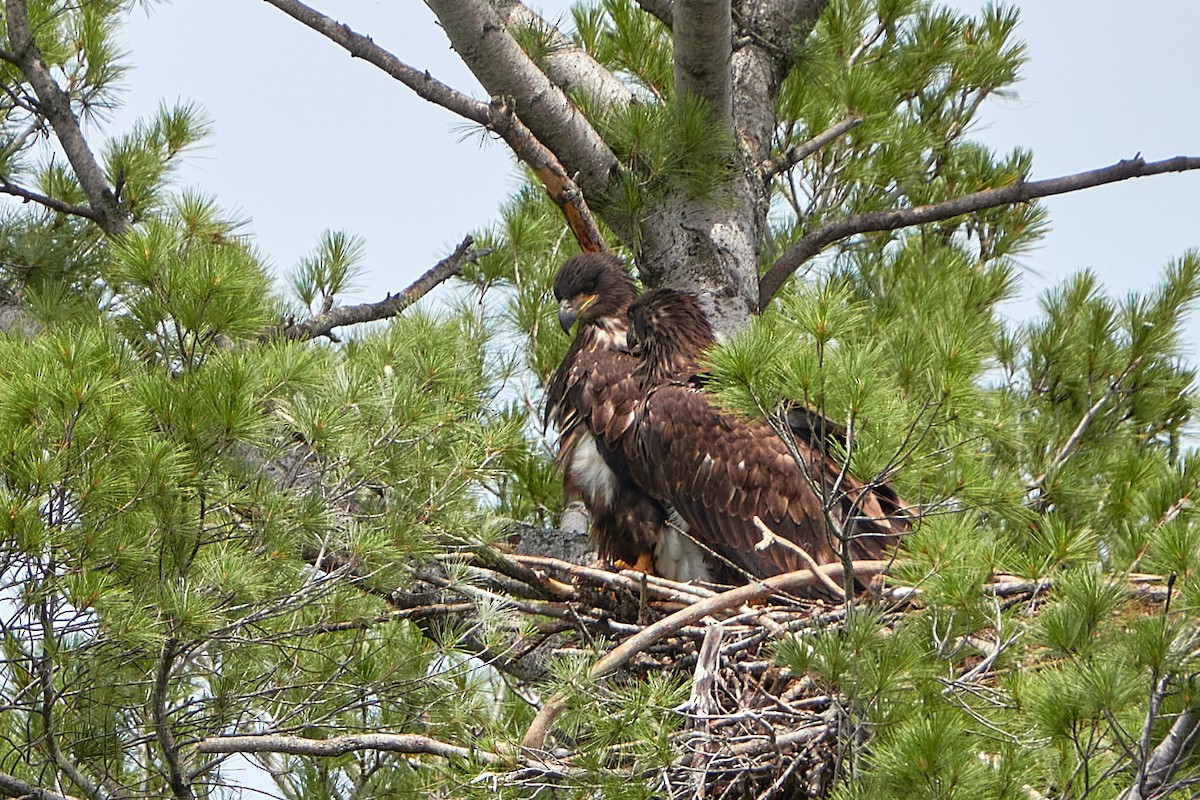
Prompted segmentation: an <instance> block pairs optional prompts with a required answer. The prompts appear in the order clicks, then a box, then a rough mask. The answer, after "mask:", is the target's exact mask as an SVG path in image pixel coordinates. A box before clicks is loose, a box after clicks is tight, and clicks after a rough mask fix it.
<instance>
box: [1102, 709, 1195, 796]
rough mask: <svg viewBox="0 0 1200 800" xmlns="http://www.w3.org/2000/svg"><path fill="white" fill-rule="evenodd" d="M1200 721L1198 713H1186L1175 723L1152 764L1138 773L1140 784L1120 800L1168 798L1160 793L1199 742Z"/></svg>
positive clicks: (1152, 759)
mask: <svg viewBox="0 0 1200 800" xmlns="http://www.w3.org/2000/svg"><path fill="white" fill-rule="evenodd" d="M1198 726H1200V720H1197V718H1196V711H1195V709H1191V708H1189V709H1187V710H1186V711H1184V712H1183V713H1182V714H1180V715H1179V717H1178V718H1176V720H1175V724H1173V725H1172V726H1171V729H1170V730H1169V731H1167V735H1166V736H1165V737H1163V740H1162V741H1161V742H1159V744H1158V746H1157V747H1155V748H1154V752H1153V753H1151V754H1150V760H1149V761H1148V762H1146V763H1145V764H1143V765H1142V766H1143V769H1140V770H1138V780H1137V782H1136V783H1134V784H1133V785H1132V786H1130V787H1129V788H1128V789H1126V790H1125V791H1124V792H1123V793H1122V794H1121V796H1120V797H1121V800H1142V799H1143V798H1151V797H1159V796H1164V797H1165V796H1166V795H1165V794H1161V795H1160V792H1161V790H1162V789H1163V788H1164V787H1165V786H1166V784H1167V783H1168V782H1169V781H1170V780H1171V777H1172V776H1173V775H1174V774H1175V770H1176V769H1177V768H1178V767H1179V763H1180V761H1181V760H1182V758H1183V754H1184V750H1185V749H1187V747H1188V745H1189V744H1190V743H1191V742H1192V740H1193V739H1195V738H1196V731H1197V728H1198Z"/></svg>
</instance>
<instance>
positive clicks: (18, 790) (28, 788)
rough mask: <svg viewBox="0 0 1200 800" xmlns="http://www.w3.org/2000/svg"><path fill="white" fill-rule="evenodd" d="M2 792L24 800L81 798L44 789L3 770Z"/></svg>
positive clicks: (1, 777)
mask: <svg viewBox="0 0 1200 800" xmlns="http://www.w3.org/2000/svg"><path fill="white" fill-rule="evenodd" d="M0 794H2V795H4V796H5V797H19V798H22V800H80V799H79V798H78V797H75V796H73V795H69V794H59V793H58V792H52V791H50V790H49V789H42V788H40V787H37V786H34V785H33V784H32V783H26V782H25V781H23V780H21V779H20V778H17V777H15V776H13V775H8V774H6V773H3V772H0Z"/></svg>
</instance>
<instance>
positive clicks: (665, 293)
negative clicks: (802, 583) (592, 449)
mask: <svg viewBox="0 0 1200 800" xmlns="http://www.w3.org/2000/svg"><path fill="white" fill-rule="evenodd" d="M629 322H630V328H631V331H630V338H631V341H632V342H633V346H634V349H635V350H637V351H639V352H640V354H641V357H642V359H643V361H642V363H641V364H640V365H639V368H638V378H639V380H640V381H641V382H642V384H643V388H644V391H645V392H646V396H645V399H644V400H643V401H642V402H641V403H640V405H639V408H638V413H637V419H636V421H635V423H634V428H633V431H632V435H631V436H630V437H628V438H627V439H626V444H627V448H628V450H627V455H628V458H629V462H630V467H631V470H632V474H633V477H634V480H636V481H637V482H638V484H639V485H641V486H642V487H643V488H644V489H645V490H646V491H647V492H648V493H649V494H651V495H652V496H654V497H656V498H658V499H659V500H661V501H662V502H664V503H666V504H668V505H670V506H671V507H673V508H674V509H675V511H676V512H677V513H678V514H679V516H680V517H682V518H683V520H684V521H686V523H687V524H688V528H689V533H690V535H691V536H692V537H694V538H695V539H696V540H697V541H699V542H700V543H701V544H702V545H703V546H705V547H707V548H710V549H711V550H713V551H715V552H716V553H718V554H720V555H721V556H723V557H724V558H725V559H728V560H729V561H731V562H733V563H734V564H735V565H736V566H737V567H738V568H739V569H740V570H743V571H744V572H745V573H748V574H749V575H750V576H753V577H758V578H764V577H769V576H771V575H776V574H779V573H783V572H790V571H792V570H797V569H803V568H805V567H806V566H807V564H806V563H805V561H804V560H803V558H802V556H801V555H800V554H799V553H797V552H796V550H795V547H789V546H788V545H787V544H786V543H782V542H779V541H771V537H769V536H766V537H764V533H763V531H762V528H761V527H760V526H759V524H757V523H756V522H755V518H756V517H757V518H758V519H759V520H760V521H761V523H762V525H765V526H766V527H767V528H769V529H770V531H771V532H772V533H774V534H775V535H776V536H778V537H780V538H782V539H785V540H787V541H788V542H791V543H794V544H795V545H797V546H799V547H800V548H803V550H804V551H805V552H807V553H808V555H810V556H811V557H812V558H813V560H815V561H816V562H817V563H819V564H827V563H834V562H840V561H841V547H842V545H841V540H840V538H839V537H840V535H843V534H844V535H847V536H848V537H849V542H850V554H851V556H852V557H853V558H854V559H866V558H878V557H880V555H881V554H882V553H883V552H884V551H885V549H886V548H887V547H888V546H889V545H891V544H893V543H894V542H895V541H896V537H897V535H899V534H901V533H903V532H905V531H907V530H909V527H910V523H909V519H908V515H907V510H906V506H905V504H904V503H903V501H901V500H900V498H899V497H898V496H897V495H896V492H895V491H894V490H893V489H892V487H891V486H889V485H887V484H882V485H878V486H867V485H864V484H863V483H862V482H861V481H859V480H858V479H856V478H854V477H853V476H851V475H849V474H843V471H842V467H841V464H839V463H837V462H836V461H835V460H833V459H832V458H830V457H829V455H827V454H826V451H827V449H828V444H829V442H830V441H831V440H833V439H836V438H837V437H839V436H842V435H844V433H843V432H841V431H840V430H839V429H838V427H837V426H836V425H834V424H833V423H832V422H830V421H829V420H827V419H826V418H825V417H824V416H823V415H821V414H818V413H816V412H814V411H811V410H806V409H795V410H793V412H792V413H790V414H789V415H788V416H789V422H790V423H791V436H792V439H793V442H794V445H795V449H796V452H797V454H798V456H799V459H797V458H796V457H794V456H793V454H792V452H790V450H789V448H788V446H787V444H785V442H784V441H783V440H782V439H781V438H780V437H779V435H778V434H777V433H776V432H775V430H774V429H773V428H772V427H771V426H770V425H769V424H767V423H766V422H765V421H763V420H757V419H746V418H743V417H740V416H737V415H735V414H732V413H730V412H728V411H724V410H721V409H719V408H717V407H716V406H715V405H714V404H713V402H712V400H711V398H710V397H709V396H708V394H707V392H706V391H705V390H704V389H703V387H702V386H701V385H700V384H699V382H698V381H697V380H695V379H694V376H695V375H696V373H697V371H698V369H699V367H698V363H697V361H698V359H699V358H700V356H701V354H702V352H703V350H704V349H705V348H706V347H708V346H710V345H711V344H712V342H713V335H712V329H711V327H710V326H709V323H708V320H707V318H706V317H705V316H704V314H703V312H702V311H701V310H700V308H699V306H698V305H697V304H696V302H695V299H694V298H693V297H692V296H691V295H688V294H686V293H683V292H678V291H673V290H670V289H659V290H655V291H652V292H647V293H646V294H645V295H643V296H642V297H641V298H640V299H639V300H638V301H637V302H635V303H633V305H632V306H631V307H630V309H629Z"/></svg>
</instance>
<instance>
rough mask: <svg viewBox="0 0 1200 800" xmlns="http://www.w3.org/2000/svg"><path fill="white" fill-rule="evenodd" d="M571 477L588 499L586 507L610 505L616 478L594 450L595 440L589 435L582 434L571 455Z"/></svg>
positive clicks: (615, 487)
mask: <svg viewBox="0 0 1200 800" xmlns="http://www.w3.org/2000/svg"><path fill="white" fill-rule="evenodd" d="M570 471H571V477H572V479H573V480H574V482H575V484H576V485H577V486H578V487H579V488H580V489H582V490H583V493H584V495H585V496H586V497H587V498H588V506H589V507H591V508H593V509H594V508H596V507H597V506H609V505H612V501H613V497H614V496H615V495H616V492H617V476H616V473H614V472H613V471H612V470H611V469H609V466H608V463H607V462H606V461H605V460H604V456H602V455H600V451H599V450H597V449H596V440H595V438H593V437H592V435H591V434H590V433H586V432H584V433H582V435H580V437H579V442H578V443H577V444H576V445H575V450H574V452H572V453H571V466H570Z"/></svg>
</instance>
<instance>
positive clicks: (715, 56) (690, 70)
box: [671, 0, 733, 132]
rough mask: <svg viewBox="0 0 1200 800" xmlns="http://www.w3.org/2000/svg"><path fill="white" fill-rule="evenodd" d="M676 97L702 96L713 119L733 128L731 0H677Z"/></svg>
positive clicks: (674, 21)
mask: <svg viewBox="0 0 1200 800" xmlns="http://www.w3.org/2000/svg"><path fill="white" fill-rule="evenodd" d="M671 19H672V24H671V31H672V33H673V34H674V37H673V43H674V45H675V57H674V60H675V96H676V97H678V98H685V97H687V96H688V95H691V96H693V97H698V98H701V99H703V100H704V101H705V102H706V103H707V105H708V112H709V115H710V119H712V120H713V121H714V122H715V123H717V124H718V125H721V126H722V127H723V128H724V129H725V130H727V131H730V132H732V129H733V71H732V59H733V15H732V9H731V5H730V0H675V2H674V8H673V14H672V18H671Z"/></svg>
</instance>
